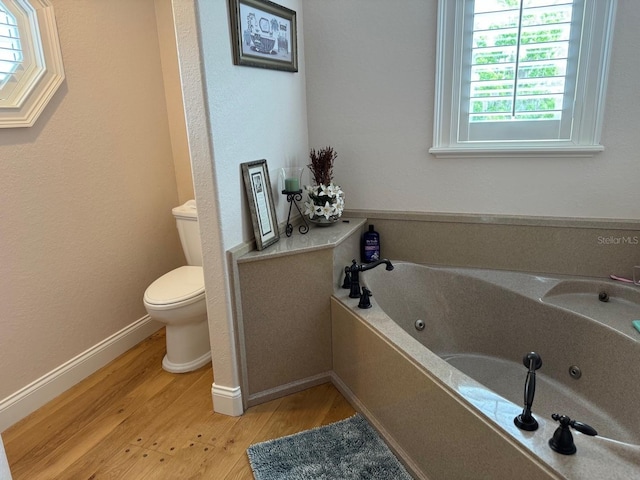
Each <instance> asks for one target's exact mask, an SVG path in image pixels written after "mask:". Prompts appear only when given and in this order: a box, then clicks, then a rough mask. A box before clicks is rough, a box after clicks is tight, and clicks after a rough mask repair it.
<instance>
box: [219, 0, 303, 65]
mask: <svg viewBox="0 0 640 480" xmlns="http://www.w3.org/2000/svg"><path fill="white" fill-rule="evenodd" d="M229 17H230V19H231V39H232V44H233V63H234V64H235V65H244V66H247V67H259V68H270V69H273V70H284V71H287V72H297V71H298V27H297V20H296V12H295V11H294V10H291V9H289V8H286V7H283V6H281V5H278V4H276V3H273V2H271V1H269V0H229Z"/></svg>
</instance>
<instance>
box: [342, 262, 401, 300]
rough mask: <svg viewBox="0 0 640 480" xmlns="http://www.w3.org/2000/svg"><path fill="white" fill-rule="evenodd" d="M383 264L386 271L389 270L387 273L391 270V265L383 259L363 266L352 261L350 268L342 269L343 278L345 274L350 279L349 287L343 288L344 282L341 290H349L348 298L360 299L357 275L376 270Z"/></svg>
mask: <svg viewBox="0 0 640 480" xmlns="http://www.w3.org/2000/svg"><path fill="white" fill-rule="evenodd" d="M383 263H384V264H385V265H386V267H385V268H386V269H387V270H389V271H391V270H393V265H392V264H391V262H390V261H389V260H387V259H386V258H383V259H382V260H378V261H377V262H373V263H366V264H364V265H358V262H357V261H356V260H355V259H353V260H352V261H351V265H350V266H346V267H345V268H344V271H345V276H346V274H350V277H351V278H350V284H349V287H345V285H347V282H346V281H345V283H343V285H342V286H343V288H350V291H349V298H360V278H359V273H360V272H365V271H367V270H371V269H372V268H376V267H377V266H378V265H382V264H383Z"/></svg>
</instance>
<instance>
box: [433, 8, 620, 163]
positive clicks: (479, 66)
mask: <svg viewBox="0 0 640 480" xmlns="http://www.w3.org/2000/svg"><path fill="white" fill-rule="evenodd" d="M615 7H616V0H598V1H593V0H476V1H474V0H440V3H439V12H438V15H439V21H438V47H437V49H438V57H437V59H438V60H437V62H438V64H437V66H436V70H437V75H436V102H435V115H434V142H433V147H432V148H431V150H430V152H431V153H433V154H435V155H437V156H438V155H442V156H446V155H450V156H464V155H475V156H478V155H491V156H496V155H513V154H524V155H527V154H533V155H544V154H545V153H548V154H550V155H573V156H575V155H592V154H593V153H595V152H598V151H601V150H602V149H603V147H602V145H600V132H601V129H602V115H603V112H604V98H605V90H606V80H607V71H608V65H609V56H610V49H611V41H612V34H613V22H614V18H615Z"/></svg>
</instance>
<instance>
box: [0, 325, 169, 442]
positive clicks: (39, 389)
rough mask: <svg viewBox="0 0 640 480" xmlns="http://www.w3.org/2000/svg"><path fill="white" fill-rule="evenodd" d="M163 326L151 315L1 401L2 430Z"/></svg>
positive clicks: (0, 427) (0, 424)
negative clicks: (152, 318)
mask: <svg viewBox="0 0 640 480" xmlns="http://www.w3.org/2000/svg"><path fill="white" fill-rule="evenodd" d="M160 328H162V324H161V323H159V322H156V321H155V320H151V318H150V317H149V316H148V315H145V316H144V317H142V318H141V319H139V320H137V321H135V322H133V323H132V324H130V325H129V326H127V327H125V328H123V329H122V330H120V331H119V332H116V333H115V334H113V335H111V336H110V337H108V338H106V339H104V340H103V341H101V342H100V343H98V344H96V345H94V346H93V347H91V348H89V349H88V350H86V351H84V352H82V353H81V354H80V355H78V356H76V357H75V358H72V359H71V360H69V361H68V362H65V363H63V364H62V365H60V366H59V367H57V368H55V369H54V370H52V371H50V372H49V373H47V374H46V375H44V376H42V377H40V378H39V379H37V380H36V381H34V382H32V383H31V384H29V385H27V386H26V387H24V388H22V389H20V390H18V391H17V392H15V393H13V394H12V395H9V396H8V397H6V398H4V399H3V400H0V432H1V431H3V430H5V429H7V428H8V427H10V426H11V425H13V424H14V423H16V422H17V421H18V420H21V419H22V418H24V417H26V416H27V415H29V414H30V413H31V412H33V411H35V410H37V409H38V408H40V407H41V406H42V405H44V404H45V403H47V402H49V401H51V400H53V399H54V398H55V397H57V396H58V395H60V394H61V393H63V392H64V391H66V390H68V389H69V388H71V387H72V386H74V385H75V384H76V383H78V382H80V381H81V380H83V379H84V378H86V377H88V376H89V375H91V374H92V373H94V372H95V371H96V370H98V369H100V368H102V367H103V366H105V365H106V364H107V363H109V362H111V361H112V360H114V359H115V358H117V357H118V356H120V355H122V354H123V353H124V352H126V351H127V350H129V349H130V348H132V347H134V346H135V345H137V344H138V343H140V342H141V341H142V340H144V339H146V338H148V337H149V336H150V335H152V334H153V333H155V332H157V331H158V330H159V329H160Z"/></svg>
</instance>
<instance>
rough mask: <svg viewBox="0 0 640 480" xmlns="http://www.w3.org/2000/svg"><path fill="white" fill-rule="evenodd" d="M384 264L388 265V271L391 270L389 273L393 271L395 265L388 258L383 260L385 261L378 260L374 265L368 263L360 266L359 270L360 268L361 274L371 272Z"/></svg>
mask: <svg viewBox="0 0 640 480" xmlns="http://www.w3.org/2000/svg"><path fill="white" fill-rule="evenodd" d="M383 263H384V264H385V265H386V270H389V271H391V270H393V265H392V264H391V262H390V261H389V260H387V259H386V258H383V259H381V260H378V261H376V262H373V263H366V264H364V265H360V266H359V268H360V271H361V272H366V271H367V270H371V269H372V268H376V267H377V266H378V265H382V264H383Z"/></svg>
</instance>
